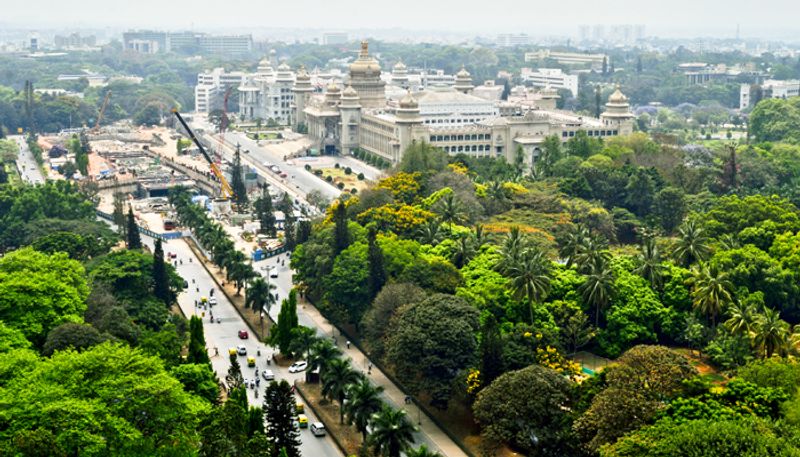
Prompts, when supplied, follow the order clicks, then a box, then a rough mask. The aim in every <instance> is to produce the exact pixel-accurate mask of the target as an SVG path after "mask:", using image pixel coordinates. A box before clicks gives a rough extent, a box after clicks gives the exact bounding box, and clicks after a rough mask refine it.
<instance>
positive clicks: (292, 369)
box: [289, 360, 308, 373]
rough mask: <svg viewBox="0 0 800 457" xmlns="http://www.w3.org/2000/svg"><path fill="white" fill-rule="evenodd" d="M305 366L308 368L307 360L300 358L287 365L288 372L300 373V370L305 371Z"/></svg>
mask: <svg viewBox="0 0 800 457" xmlns="http://www.w3.org/2000/svg"><path fill="white" fill-rule="evenodd" d="M306 368H308V362H306V361H305V360H301V361H299V362H295V363H293V364H292V365H291V366H290V367H289V373H300V372H301V371H305V369H306Z"/></svg>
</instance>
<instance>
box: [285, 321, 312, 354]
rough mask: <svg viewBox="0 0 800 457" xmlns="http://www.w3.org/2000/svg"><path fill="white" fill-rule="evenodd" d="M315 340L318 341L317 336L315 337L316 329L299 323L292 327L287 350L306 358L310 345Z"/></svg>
mask: <svg viewBox="0 0 800 457" xmlns="http://www.w3.org/2000/svg"><path fill="white" fill-rule="evenodd" d="M317 341H319V337H317V330H316V329H313V328H311V327H305V326H303V325H299V326H297V327H295V328H293V329H292V343H291V344H290V345H289V351H291V353H292V354H297V355H298V357H299V358H301V359H303V360H308V356H309V352H310V350H311V347H312V346H314V343H316V342H317Z"/></svg>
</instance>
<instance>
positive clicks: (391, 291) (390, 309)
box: [360, 283, 426, 359]
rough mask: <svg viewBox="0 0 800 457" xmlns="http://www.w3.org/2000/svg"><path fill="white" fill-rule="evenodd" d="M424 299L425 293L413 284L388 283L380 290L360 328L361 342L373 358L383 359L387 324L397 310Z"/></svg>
mask: <svg viewBox="0 0 800 457" xmlns="http://www.w3.org/2000/svg"><path fill="white" fill-rule="evenodd" d="M425 298H426V295H425V291H424V290H423V289H421V288H420V287H418V286H416V285H414V284H409V283H389V284H386V285H385V286H384V287H383V289H381V291H380V292H379V293H378V295H377V296H376V297H375V300H373V301H372V306H370V308H369V309H368V310H367V312H366V313H365V314H364V317H363V318H362V319H361V327H360V328H361V336H362V338H363V341H364V343H365V344H366V345H367V347H368V348H369V353H370V354H371V355H372V356H373V357H375V358H378V359H381V358H383V355H384V352H385V350H384V344H385V341H384V340H385V336H386V333H387V331H388V325H387V322H389V321H391V319H392V317H393V316H394V315H395V313H396V312H397V310H398V309H400V308H401V307H402V306H404V305H407V304H410V303H416V302H420V301H422V300H424V299H425Z"/></svg>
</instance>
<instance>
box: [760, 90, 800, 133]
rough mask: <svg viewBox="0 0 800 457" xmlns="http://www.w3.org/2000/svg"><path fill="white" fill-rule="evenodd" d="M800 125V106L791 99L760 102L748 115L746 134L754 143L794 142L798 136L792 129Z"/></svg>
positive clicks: (773, 99)
mask: <svg viewBox="0 0 800 457" xmlns="http://www.w3.org/2000/svg"><path fill="white" fill-rule="evenodd" d="M798 123H800V106H798V104H797V102H796V101H793V100H791V99H789V100H781V99H777V98H768V99H764V100H761V101H760V102H758V104H757V105H756V106H755V108H753V111H752V112H751V113H750V121H749V122H748V129H749V130H748V133H749V135H750V137H752V138H753V139H754V140H755V141H757V142H761V141H793V140H794V141H796V140H798V139H800V135H799V134H798V133H797V131H796V129H795V128H794V127H793V126H795V125H798Z"/></svg>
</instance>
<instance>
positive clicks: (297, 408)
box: [295, 401, 306, 414]
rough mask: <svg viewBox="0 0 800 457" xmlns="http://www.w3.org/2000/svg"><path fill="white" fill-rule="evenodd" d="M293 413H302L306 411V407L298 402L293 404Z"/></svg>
mask: <svg viewBox="0 0 800 457" xmlns="http://www.w3.org/2000/svg"><path fill="white" fill-rule="evenodd" d="M295 411H296V412H297V414H301V413H304V412H305V411H306V406H305V405H304V404H302V403H300V402H299V401H298V402H297V403H296V404H295Z"/></svg>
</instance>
